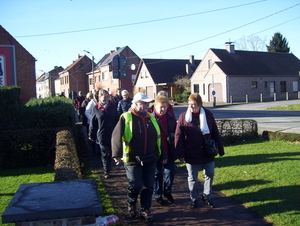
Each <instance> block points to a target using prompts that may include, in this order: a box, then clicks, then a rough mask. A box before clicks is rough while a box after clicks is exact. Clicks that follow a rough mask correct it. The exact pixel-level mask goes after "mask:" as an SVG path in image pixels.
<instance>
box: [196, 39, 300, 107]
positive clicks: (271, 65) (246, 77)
mask: <svg viewBox="0 0 300 226" xmlns="http://www.w3.org/2000/svg"><path fill="white" fill-rule="evenodd" d="M299 72H300V61H299V59H298V58H297V57H295V56H294V55H293V54H291V53H270V52H255V51H242V50H235V49H234V45H233V44H231V43H226V49H209V50H208V52H207V53H206V55H205V56H204V58H203V60H202V61H201V63H200V65H199V66H198V67H197V69H196V71H195V73H194V74H193V76H192V77H191V91H192V92H197V93H199V94H200V95H201V96H202V99H203V101H204V102H213V99H214V97H215V98H216V101H217V102H225V103H230V102H233V101H234V102H245V101H246V102H248V101H270V100H285V99H297V98H299V81H300V80H299V78H300V77H299ZM213 94H215V95H213Z"/></svg>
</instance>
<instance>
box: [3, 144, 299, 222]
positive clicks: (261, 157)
mask: <svg viewBox="0 0 300 226" xmlns="http://www.w3.org/2000/svg"><path fill="white" fill-rule="evenodd" d="M225 153H226V154H225V156H223V157H218V158H216V175H215V181H214V188H216V189H217V190H219V191H221V192H222V193H224V194H226V195H227V196H229V197H232V198H234V199H235V200H237V201H238V202H239V203H241V204H243V205H245V206H246V207H249V208H251V209H253V210H254V211H256V212H257V213H258V214H260V215H261V216H262V217H264V218H265V219H266V220H268V221H269V222H272V223H273V224H274V225H300V167H299V166H300V165H299V160H300V145H299V144H295V143H288V142H284V141H270V142H269V141H257V142H253V143H246V144H240V145H234V146H227V147H225ZM199 176H200V177H202V172H200V174H199ZM53 178H54V170H53V168H51V167H49V168H46V167H45V168H32V169H12V170H1V171H0V191H1V196H0V213H1V214H2V213H3V211H4V210H5V208H6V207H7V205H8V203H9V202H10V200H11V199H12V197H13V195H14V193H15V192H16V191H17V189H18V188H19V186H20V185H21V184H23V183H38V182H49V181H53ZM87 178H94V179H96V181H97V185H98V191H99V194H101V202H102V205H103V210H104V215H110V214H115V213H116V210H115V207H114V206H113V205H112V201H111V199H110V196H109V195H108V194H107V191H106V188H105V187H104V186H103V184H102V183H101V179H100V176H99V175H97V174H94V173H93V172H90V173H89V175H88V176H87ZM5 225H6V226H8V225H11V226H12V225H14V224H5Z"/></svg>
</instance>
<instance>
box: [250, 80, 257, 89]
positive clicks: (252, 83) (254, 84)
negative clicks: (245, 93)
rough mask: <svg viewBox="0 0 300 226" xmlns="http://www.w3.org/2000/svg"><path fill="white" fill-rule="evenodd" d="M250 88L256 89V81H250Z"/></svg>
mask: <svg viewBox="0 0 300 226" xmlns="http://www.w3.org/2000/svg"><path fill="white" fill-rule="evenodd" d="M251 88H252V89H256V88H257V81H252V82H251Z"/></svg>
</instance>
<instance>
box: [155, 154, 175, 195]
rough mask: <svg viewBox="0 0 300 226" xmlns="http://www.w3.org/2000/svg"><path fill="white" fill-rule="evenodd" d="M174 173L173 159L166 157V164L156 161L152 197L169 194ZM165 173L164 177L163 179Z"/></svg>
mask: <svg viewBox="0 0 300 226" xmlns="http://www.w3.org/2000/svg"><path fill="white" fill-rule="evenodd" d="M175 173H176V164H175V162H174V161H173V159H171V158H168V161H167V163H166V164H163V163H161V162H160V161H157V163H156V170H155V182H154V197H155V198H161V197H162V195H163V194H164V195H170V194H171V193H172V187H173V181H174V176H175ZM164 175H165V179H164Z"/></svg>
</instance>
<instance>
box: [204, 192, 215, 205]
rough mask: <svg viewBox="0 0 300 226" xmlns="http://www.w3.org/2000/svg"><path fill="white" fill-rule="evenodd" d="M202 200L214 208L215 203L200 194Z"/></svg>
mask: <svg viewBox="0 0 300 226" xmlns="http://www.w3.org/2000/svg"><path fill="white" fill-rule="evenodd" d="M202 201H203V202H205V203H206V204H207V205H208V206H209V207H210V208H215V207H216V206H215V204H214V203H213V201H211V200H210V199H207V198H206V196H205V195H202Z"/></svg>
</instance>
